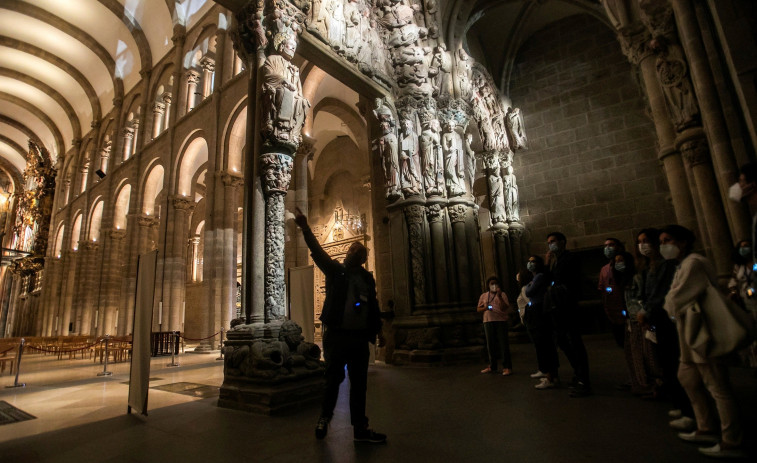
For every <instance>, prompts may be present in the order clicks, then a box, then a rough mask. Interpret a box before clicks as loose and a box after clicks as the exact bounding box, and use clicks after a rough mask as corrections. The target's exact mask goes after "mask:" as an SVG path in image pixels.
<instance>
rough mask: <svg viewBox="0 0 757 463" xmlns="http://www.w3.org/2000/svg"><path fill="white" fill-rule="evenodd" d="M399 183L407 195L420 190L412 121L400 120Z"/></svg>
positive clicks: (414, 193) (415, 136) (416, 148)
mask: <svg viewBox="0 0 757 463" xmlns="http://www.w3.org/2000/svg"><path fill="white" fill-rule="evenodd" d="M399 145H400V185H401V186H402V193H403V194H404V195H405V197H407V196H412V195H417V194H419V193H420V192H421V177H420V165H419V163H418V136H417V135H416V133H415V130H414V128H413V121H411V120H410V119H403V120H402V128H401V131H400V143H399Z"/></svg>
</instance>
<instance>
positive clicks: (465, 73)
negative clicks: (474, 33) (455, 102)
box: [457, 48, 473, 100]
mask: <svg viewBox="0 0 757 463" xmlns="http://www.w3.org/2000/svg"><path fill="white" fill-rule="evenodd" d="M472 78H473V62H472V59H471V57H470V56H468V53H466V52H465V50H463V49H462V48H460V49H458V50H457V82H458V85H460V97H461V98H463V99H464V100H469V99H470V98H471V93H472V91H473V87H472V82H471V79H472Z"/></svg>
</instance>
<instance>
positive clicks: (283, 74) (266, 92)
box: [261, 33, 310, 149]
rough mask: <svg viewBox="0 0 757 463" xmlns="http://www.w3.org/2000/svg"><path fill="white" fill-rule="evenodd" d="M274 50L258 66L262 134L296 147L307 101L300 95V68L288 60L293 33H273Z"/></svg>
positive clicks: (294, 45)
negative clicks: (262, 117) (259, 70)
mask: <svg viewBox="0 0 757 463" xmlns="http://www.w3.org/2000/svg"><path fill="white" fill-rule="evenodd" d="M273 46H274V49H275V50H276V53H275V54H272V55H269V56H268V57H266V60H265V62H264V63H263V67H262V69H261V79H262V83H263V98H262V100H263V110H264V111H263V114H264V123H263V129H262V132H263V137H264V138H265V140H266V142H265V143H266V144H269V145H274V146H275V145H279V144H284V145H288V146H289V147H290V148H293V149H296V148H297V146H298V145H299V143H300V139H301V131H302V126H303V124H304V123H305V116H306V114H307V111H308V109H309V108H310V102H309V101H308V100H307V98H305V97H304V96H303V95H302V83H301V82H300V71H299V69H298V68H297V66H295V65H293V64H292V63H291V60H292V58H293V57H294V52H295V50H296V49H297V38H296V36H295V35H294V33H288V34H287V33H277V34H276V35H275V36H274V38H273Z"/></svg>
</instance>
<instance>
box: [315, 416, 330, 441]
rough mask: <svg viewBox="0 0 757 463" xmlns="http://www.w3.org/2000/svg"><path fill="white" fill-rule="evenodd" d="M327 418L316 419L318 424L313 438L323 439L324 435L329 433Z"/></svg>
mask: <svg viewBox="0 0 757 463" xmlns="http://www.w3.org/2000/svg"><path fill="white" fill-rule="evenodd" d="M329 421H331V420H330V419H329V418H327V417H325V416H322V417H320V418H318V423H316V425H315V438H316V439H319V440H320V439H323V438H324V437H326V433H327V432H328V431H329Z"/></svg>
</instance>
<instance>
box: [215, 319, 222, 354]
mask: <svg viewBox="0 0 757 463" xmlns="http://www.w3.org/2000/svg"><path fill="white" fill-rule="evenodd" d="M219 344H220V346H219V348H218V358H217V359H216V360H223V327H221V341H220V343H219Z"/></svg>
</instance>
